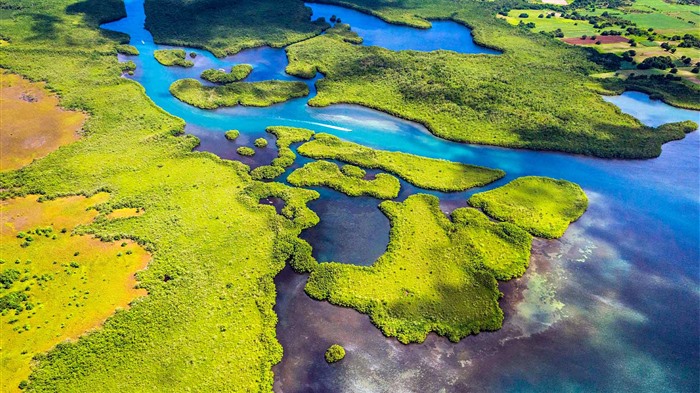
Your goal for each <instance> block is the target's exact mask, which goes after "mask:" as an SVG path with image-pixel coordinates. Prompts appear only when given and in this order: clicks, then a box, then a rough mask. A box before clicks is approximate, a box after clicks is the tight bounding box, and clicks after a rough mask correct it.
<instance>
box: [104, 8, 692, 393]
mask: <svg viewBox="0 0 700 393" xmlns="http://www.w3.org/2000/svg"><path fill="white" fill-rule="evenodd" d="M126 5H127V12H128V18H126V19H123V20H121V21H118V22H114V23H110V24H106V25H104V27H105V28H108V29H111V30H117V31H122V32H125V33H128V34H130V36H131V37H132V38H131V41H132V44H133V45H135V46H136V47H138V49H139V50H140V52H141V54H140V55H139V56H135V57H128V59H130V60H133V61H134V62H135V63H136V64H137V67H138V68H137V70H136V73H135V75H134V76H133V79H134V80H136V81H137V82H139V83H141V84H142V85H143V86H144V87H145V89H146V93H147V94H148V95H149V97H151V99H152V100H153V101H154V102H155V103H156V104H157V105H159V106H160V107H162V108H163V109H165V110H166V111H168V112H170V113H171V114H173V115H175V116H178V117H181V118H183V119H184V120H185V121H186V122H187V128H186V131H187V132H189V133H192V134H194V135H197V136H198V137H199V138H200V139H201V141H202V143H201V145H200V146H199V148H198V149H199V150H206V151H211V152H213V153H215V154H217V155H219V156H221V157H224V158H232V159H239V160H241V161H243V162H245V163H248V164H250V165H251V166H257V165H261V164H266V163H268V162H269V160H270V159H271V158H272V157H273V156H275V154H276V152H275V150H274V149H273V148H267V149H266V150H258V151H259V154H256V156H255V157H253V158H242V157H240V156H238V155H236V153H235V149H236V147H237V146H239V145H252V141H253V140H254V139H255V138H258V137H266V138H267V139H268V140H270V141H271V142H272V138H270V137H269V136H268V135H267V134H266V133H265V131H264V129H265V127H267V126H270V125H289V126H297V127H306V128H310V129H313V130H314V131H317V132H328V133H332V134H334V135H337V136H339V137H341V138H344V139H347V140H351V141H354V142H357V143H361V144H364V145H367V146H372V147H377V148H382V149H386V150H394V151H404V152H408V153H415V154H419V155H423V156H429V157H439V158H445V159H449V160H454V161H460V162H465V163H470V164H478V165H484V166H489V167H493V168H500V169H503V170H505V171H506V172H507V177H506V178H505V179H503V180H501V181H499V182H497V183H494V184H492V185H490V186H488V187H485V188H481V189H478V190H472V191H471V192H461V193H450V194H444V193H433V194H435V195H438V196H439V197H440V198H441V205H442V207H443V210H445V211H450V210H452V209H454V208H455V207H458V206H464V205H465V204H466V203H465V201H466V199H467V198H468V196H469V195H470V194H471V193H473V192H478V191H481V190H484V189H488V188H493V187H497V186H499V185H502V184H504V183H505V182H508V181H510V180H512V179H514V178H516V177H519V176H525V175H542V176H550V177H555V178H564V179H567V180H570V181H574V182H577V183H579V184H580V185H581V186H582V187H583V188H584V189H585V191H586V193H587V194H588V195H589V198H590V208H589V210H588V212H587V213H586V214H585V215H584V216H583V218H582V219H581V220H579V221H578V222H576V223H575V224H573V225H572V226H571V228H570V229H569V231H568V232H567V233H566V235H565V236H564V237H563V238H562V239H560V240H553V241H544V240H540V241H537V242H536V246H535V249H534V251H533V260H532V264H531V267H530V269H529V270H528V272H527V274H526V275H525V276H524V277H523V278H521V279H518V280H512V281H510V282H507V283H503V284H501V288H502V291H503V292H504V294H505V296H504V299H503V300H502V303H501V305H502V307H503V309H504V310H505V312H506V320H505V324H504V328H503V329H502V330H500V331H498V332H494V333H489V334H480V335H478V336H474V337H469V338H466V339H464V340H462V341H461V342H460V343H458V344H452V343H449V342H447V340H445V339H443V338H439V337H436V336H433V335H431V336H430V337H429V338H428V340H427V341H426V343H424V344H421V345H410V346H404V345H401V344H398V343H397V342H396V340H391V339H386V338H385V337H383V336H382V335H381V333H380V332H379V331H378V330H377V329H376V328H374V327H373V326H372V325H371V324H370V323H369V320H368V318H367V317H366V316H364V315H361V314H359V313H357V312H355V311H353V310H349V309H343V308H339V307H334V306H331V305H329V304H327V303H320V302H314V301H311V300H310V299H309V298H308V297H306V296H305V295H304V293H303V283H304V281H305V279H306V278H305V276H302V275H296V274H294V273H291V272H289V271H285V272H283V273H282V274H281V275H280V276H279V277H278V278H277V284H278V289H279V296H278V304H277V306H276V311H277V313H278V315H279V317H280V322H279V326H278V337H279V340H280V342H281V343H282V344H283V346H284V348H285V356H284V359H283V360H282V363H280V364H279V365H277V366H275V374H276V383H275V389H276V390H277V391H280V392H281V391H284V392H308V391H318V392H330V391H349V392H360V391H362V392H365V391H367V392H384V391H396V392H404V391H405V392H408V391H411V392H413V391H416V392H426V391H431V392H432V391H440V390H441V389H444V391H450V392H464V391H513V392H523V391H531V392H544V391H649V392H657V391H679V392H680V391H693V392H694V391H698V389H700V386H699V382H698V381H699V380H700V370H699V368H700V367H699V366H698V364H699V362H698V360H699V359H700V345H699V342H698V333H700V320H699V313H698V310H699V309H700V290H699V286H698V284H699V283H700V246H699V245H700V184H699V182H698V179H700V137H699V135H698V132H694V133H692V134H689V135H688V136H687V137H686V138H685V139H684V140H682V141H677V142H671V143H668V144H666V145H665V146H664V148H663V154H662V155H661V157H659V158H657V159H652V160H640V161H620V160H601V159H595V158H588V157H582V156H573V155H567V154H558V153H551V152H536V151H522V150H512V149H503V148H495V147H486V146H472V145H464V144H459V143H453V142H449V141H445V140H441V139H438V138H436V137H434V136H433V135H431V134H430V133H429V132H428V131H427V130H426V129H425V128H423V127H421V126H420V125H417V124H415V123H411V122H407V121H402V120H399V119H396V118H394V117H392V116H389V115H386V114H383V113H381V112H377V111H373V110H370V109H366V108H363V107H359V106H353V105H334V106H331V107H328V108H311V107H308V106H307V105H306V102H307V101H308V97H307V98H302V99H295V100H291V101H289V102H286V103H284V104H280V105H275V106H272V107H269V108H244V107H237V108H226V109H219V110H215V111H204V110H200V109H197V108H194V107H191V106H188V105H186V104H183V103H181V102H179V101H177V100H176V99H174V98H173V97H172V96H171V95H170V93H169V92H168V87H169V86H170V84H171V83H172V82H173V81H175V80H177V79H180V78H185V77H193V78H197V77H198V75H199V74H200V73H201V71H202V70H204V69H207V68H228V67H230V66H231V65H234V64H240V63H247V64H251V65H253V67H254V71H253V73H252V74H251V75H250V77H249V80H265V79H285V80H296V78H294V77H291V76H289V75H286V74H285V73H284V67H285V66H286V64H287V60H286V56H285V53H284V50H283V49H272V48H258V49H252V50H246V51H243V52H241V53H239V54H237V55H235V56H231V57H227V58H224V59H217V58H215V57H213V56H212V55H211V54H209V53H207V52H205V51H201V50H195V49H187V50H188V52H189V51H192V52H195V53H197V54H198V56H197V57H196V58H195V59H194V62H195V67H193V68H189V69H183V68H177V67H163V66H161V65H160V64H158V63H157V62H156V61H155V59H154V58H153V51H154V50H155V49H157V48H168V47H167V46H160V45H155V44H154V43H153V40H152V38H151V36H150V34H149V33H148V32H147V31H145V30H144V29H143V21H144V11H143V6H142V0H127V1H126ZM311 6H312V9H313V10H314V18H315V17H317V16H325V17H326V19H328V17H329V16H330V15H332V14H335V15H337V16H340V17H341V18H342V20H343V22H346V23H350V24H351V25H352V27H353V29H354V30H355V31H357V32H358V33H360V35H361V36H363V37H364V38H365V42H364V45H379V46H385V47H388V48H391V49H395V50H404V49H414V50H424V51H430V50H435V49H439V48H442V49H449V50H456V51H461V52H465V53H475V52H478V53H485V54H492V53H493V52H492V51H490V50H488V49H485V48H480V47H478V46H475V45H474V44H473V42H472V41H471V36H470V32H469V30H468V29H467V28H465V27H463V26H461V25H457V24H455V23H452V22H440V23H435V24H434V27H433V29H428V30H416V29H411V28H407V27H402V26H393V25H388V24H386V23H384V22H382V21H379V20H378V19H377V18H374V17H372V16H368V15H364V14H361V13H357V12H355V11H352V10H346V9H342V8H339V7H333V6H326V5H316V4H314V5H311ZM381 32H383V33H384V34H380V33H381ZM407 34H409V35H407ZM410 34H417V35H415V36H412V35H410ZM397 37H398V38H399V39H397ZM403 37H409V39H405V38H403ZM416 37H418V38H416ZM446 37H450V38H446ZM441 45H450V46H442V47H441ZM305 82H306V83H308V84H309V86H310V88H311V96H313V95H314V94H315V89H314V87H313V84H314V82H315V79H314V80H311V81H305ZM605 100H606V101H608V102H611V103H613V104H615V105H617V106H619V107H620V108H621V109H622V110H623V111H624V112H626V113H629V114H631V115H633V116H635V117H637V118H638V119H640V121H642V122H644V123H645V124H649V125H659V124H663V123H665V122H669V121H680V120H686V119H690V120H695V121H698V120H700V119H699V117H700V116H699V114H698V112H693V111H686V110H681V109H677V108H672V107H670V106H668V105H666V104H663V103H661V102H659V101H653V100H650V99H649V97H648V96H646V95H644V94H640V93H625V94H623V95H622V96H619V97H606V98H605ZM233 128H235V129H239V130H240V131H241V137H240V138H239V139H238V140H237V141H236V142H235V143H231V142H227V141H226V140H225V138H224V136H223V132H224V131H225V130H228V129H233ZM307 161H308V160H306V159H303V158H300V160H299V162H298V163H297V165H300V164H303V163H304V162H307ZM318 190H319V191H320V192H321V194H322V197H321V198H320V199H319V200H318V201H314V202H312V203H311V204H310V207H311V208H313V209H314V210H315V211H316V212H317V213H318V214H319V216H320V217H321V223H320V224H319V225H318V226H316V227H314V228H311V229H309V230H307V231H305V232H304V233H303V237H304V238H305V239H307V240H308V241H309V242H310V243H311V244H312V246H313V247H314V254H315V256H316V257H317V258H318V259H319V260H321V261H328V260H335V261H340V262H346V263H356V264H365V265H367V264H371V263H372V262H373V261H374V259H376V258H377V257H378V256H379V255H381V253H382V252H383V251H384V248H385V247H386V243H387V241H388V230H389V225H388V221H387V220H386V218H385V217H384V216H383V215H382V214H381V212H379V210H378V209H377V204H378V203H379V201H377V200H375V199H373V198H350V197H346V196H344V195H342V194H340V193H337V192H335V191H332V190H327V189H318ZM415 192H424V191H422V190H418V189H416V188H415V187H412V186H410V185H408V184H406V183H404V182H402V191H401V195H400V196H399V198H398V199H403V198H405V197H406V196H408V195H410V194H412V193H415ZM335 342H340V343H341V344H343V345H344V346H345V347H346V348H347V349H348V356H347V358H346V359H345V360H344V361H343V362H341V363H339V364H336V365H334V366H332V367H331V366H328V365H326V364H325V362H324V361H323V360H322V355H323V351H324V350H325V348H327V347H328V345H330V344H331V343H335Z"/></svg>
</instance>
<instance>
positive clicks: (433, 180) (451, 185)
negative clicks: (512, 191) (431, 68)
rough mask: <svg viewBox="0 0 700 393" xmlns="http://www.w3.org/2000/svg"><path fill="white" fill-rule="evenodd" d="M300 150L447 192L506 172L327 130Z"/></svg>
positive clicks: (478, 183) (490, 180) (321, 157)
mask: <svg viewBox="0 0 700 393" xmlns="http://www.w3.org/2000/svg"><path fill="white" fill-rule="evenodd" d="M297 151H298V152H299V154H301V155H303V156H306V157H311V158H315V159H333V160H340V161H345V162H348V163H351V164H355V165H359V166H362V167H365V168H371V169H382V170H385V171H387V172H389V173H393V174H395V175H396V176H399V177H400V178H402V179H404V180H406V181H407V182H409V183H411V184H413V185H415V186H418V187H421V188H425V189H430V190H440V191H445V192H450V191H463V190H466V189H468V188H472V187H478V186H483V185H486V184H489V183H492V182H494V181H496V180H498V179H500V178H502V177H503V176H504V175H505V173H504V172H503V171H501V170H495V169H489V168H484V167H480V166H474V165H466V164H461V163H456V162H451V161H447V160H439V159H435V158H427V157H420V156H415V155H412V154H407V153H400V152H390V151H383V150H375V149H371V148H369V147H365V146H362V145H358V144H356V143H352V142H347V141H343V140H341V139H340V138H338V137H335V136H333V135H330V134H323V133H321V134H316V138H315V139H314V140H313V141H311V142H307V143H305V144H303V145H301V146H300V147H299V149H297Z"/></svg>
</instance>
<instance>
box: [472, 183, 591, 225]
mask: <svg viewBox="0 0 700 393" xmlns="http://www.w3.org/2000/svg"><path fill="white" fill-rule="evenodd" d="M469 204H471V205H472V206H474V207H478V208H481V209H483V210H484V212H485V213H486V214H488V215H489V216H491V217H493V218H496V219H498V220H501V221H508V222H512V223H513V224H515V225H517V226H519V227H521V228H523V229H525V230H527V231H528V232H530V233H532V234H533V235H535V236H540V237H545V238H549V239H553V238H557V237H561V236H562V235H564V232H566V228H568V227H569V224H570V223H572V222H574V221H576V220H578V219H579V217H581V215H583V213H584V212H585V211H586V209H587V208H588V198H587V197H586V194H585V193H584V192H583V190H582V189H581V187H580V186H579V185H578V184H574V183H571V182H568V181H566V180H554V179H550V178H548V177H537V176H526V177H520V178H518V179H515V180H513V181H512V182H510V183H508V184H506V185H505V186H503V187H499V188H496V189H495V190H490V191H486V192H481V193H478V194H474V195H473V196H472V197H471V198H469Z"/></svg>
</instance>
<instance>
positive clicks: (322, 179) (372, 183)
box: [287, 161, 401, 199]
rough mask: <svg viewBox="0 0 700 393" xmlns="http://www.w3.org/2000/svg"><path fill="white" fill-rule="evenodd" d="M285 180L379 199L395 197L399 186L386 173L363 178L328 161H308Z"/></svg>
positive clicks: (300, 185)
mask: <svg viewBox="0 0 700 393" xmlns="http://www.w3.org/2000/svg"><path fill="white" fill-rule="evenodd" d="M355 168H356V167H355ZM357 169H360V168H357ZM350 172H352V171H350ZM287 181H288V182H289V184H291V185H293V186H299V187H316V186H326V187H330V188H332V189H334V190H337V191H340V192H342V193H344V194H347V195H349V196H360V195H369V196H372V197H375V198H379V199H393V198H396V197H397V196H398V195H399V189H400V187H401V185H400V184H399V180H398V179H397V178H395V177H394V176H391V175H387V174H386V173H379V174H377V175H376V176H375V178H374V179H372V180H364V179H362V176H359V177H358V176H352V175H347V174H346V170H343V171H342V172H341V170H340V168H338V165H336V164H334V163H332V162H328V161H314V162H310V163H308V164H306V165H304V167H302V168H299V169H297V170H295V171H294V172H292V173H291V174H290V175H289V177H287Z"/></svg>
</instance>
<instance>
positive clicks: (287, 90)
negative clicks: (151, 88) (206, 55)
mask: <svg viewBox="0 0 700 393" xmlns="http://www.w3.org/2000/svg"><path fill="white" fill-rule="evenodd" d="M170 93H171V94H172V95H173V96H175V98H177V99H178V100H180V101H182V102H185V103H187V104H190V105H194V106H196V107H198V108H202V109H216V108H219V107H222V106H237V105H244V106H270V105H272V104H277V103H280V102H284V101H287V100H289V99H292V98H298V97H304V96H307V95H309V87H308V86H307V85H306V83H304V82H289V81H277V80H272V81H262V82H234V83H229V84H226V85H222V86H204V85H202V83H201V82H200V81H198V80H196V79H180V80H177V81H175V82H173V84H172V85H170Z"/></svg>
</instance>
